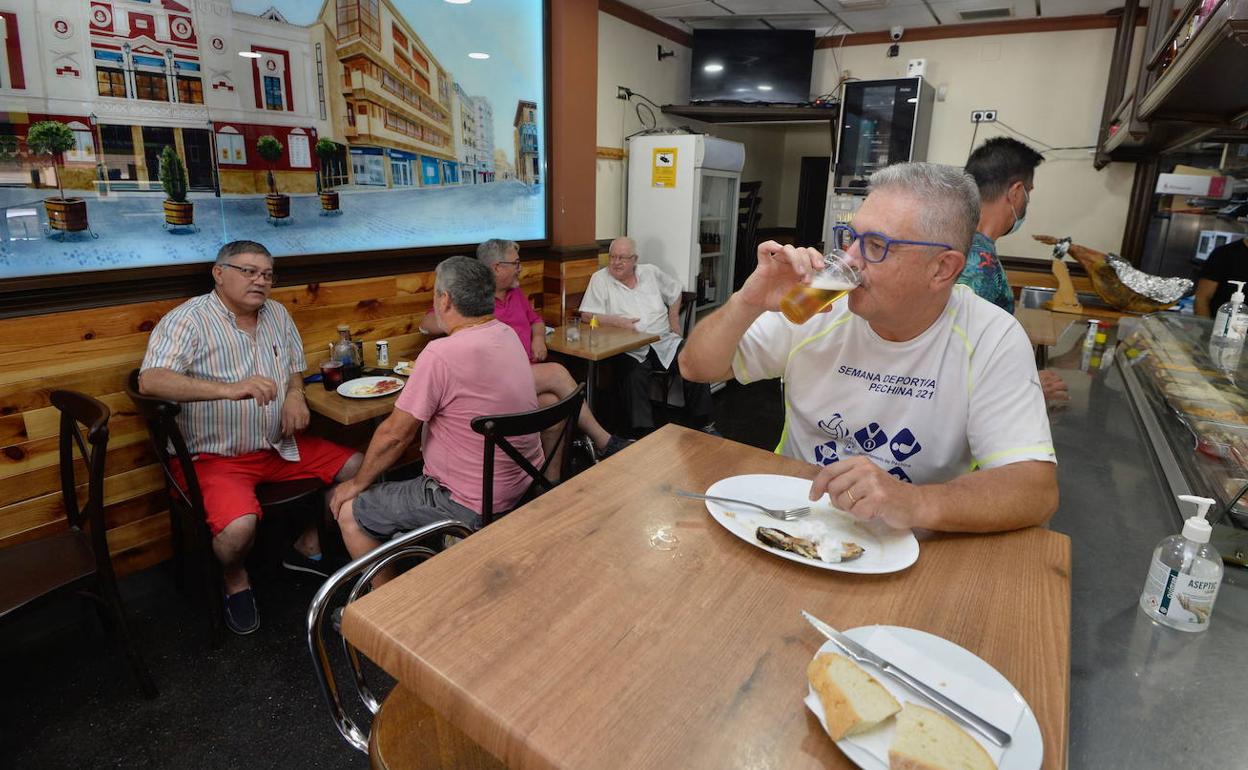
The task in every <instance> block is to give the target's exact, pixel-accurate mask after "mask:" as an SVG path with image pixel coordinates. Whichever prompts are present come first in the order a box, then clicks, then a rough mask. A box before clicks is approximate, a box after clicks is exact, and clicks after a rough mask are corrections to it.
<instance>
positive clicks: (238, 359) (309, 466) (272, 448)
mask: <svg viewBox="0 0 1248 770" xmlns="http://www.w3.org/2000/svg"><path fill="white" fill-rule="evenodd" d="M212 277H213V281H214V282H215V284H216V287H215V288H214V289H213V290H212V291H211V292H209V293H207V294H205V295H203V296H199V297H195V298H194V299H191V300H188V301H187V302H184V303H183V304H181V305H179V306H178V307H176V308H174V309H173V310H171V311H170V312H169V313H168V314H167V315H165V317H164V318H162V319H161V320H160V322H159V323H158V324H156V328H155V329H153V330H152V335H151V337H150V339H149V340H148V344H147V354H146V355H145V356H144V357H143V365H142V368H141V373H140V378H139V388H140V390H141V391H142V392H143V393H144V395H149V396H155V397H157V398H163V399H166V400H168V401H176V402H178V403H180V404H182V411H181V413H180V414H179V415H178V418H177V419H178V427H179V428H180V429H181V430H182V434H183V436H184V437H185V438H186V442H187V448H188V449H189V450H190V452H191V454H192V456H193V462H194V467H195V475H196V476H197V477H198V479H199V485H200V489H201V491H202V493H203V498H204V508H205V513H206V515H207V518H208V526H209V528H210V529H211V530H212V534H213V541H212V547H213V551H214V552H215V553H216V556H217V558H218V559H219V560H220V562H221V567H222V573H223V577H224V582H225V594H226V601H225V619H226V625H228V626H229V627H230V630H231V631H234V632H235V633H238V634H249V633H251V632H252V631H255V630H256V629H257V628H258V627H259V626H260V616H259V613H258V612H257V610H256V604H255V598H254V596H253V595H252V591H251V583H250V581H249V580H248V577H247V570H246V569H245V568H244V567H243V559H244V557H246V555H247V552H248V551H249V550H250V549H251V544H252V542H253V541H254V539H255V533H256V524H257V522H258V521H259V518H260V515H261V510H260V503H259V501H258V500H257V499H256V492H255V490H256V486H257V485H258V484H261V483H265V482H276V481H289V480H294V479H303V478H317V479H320V480H321V481H322V482H323V483H325V484H329V483H332V482H339V481H344V480H346V479H349V478H351V477H352V476H354V475H355V473H356V471H357V470H359V467H360V462H361V460H362V459H363V458H362V456H361V455H360V454H359V453H358V452H353V451H352V450H350V449H347V448H345V447H341V446H338V445H337V444H334V443H332V442H330V441H326V440H324V439H320V438H316V437H314V436H305V435H299V431H302V430H303V429H304V428H306V427H307V426H308V418H309V414H308V405H307V402H306V401H305V400H304V394H303V372H304V369H305V368H307V367H306V362H305V361H304V356H303V340H302V339H301V338H300V336H299V330H298V329H296V328H295V324H294V321H292V320H291V317H290V314H289V313H288V312H286V309H285V308H284V307H282V305H281V304H280V303H278V302H276V301H273V300H270V299H269V293H270V291H272V289H273V256H272V255H271V254H269V251H268V249H266V248H265V247H264V246H262V245H260V244H259V243H255V242H254V241H234V242H232V243H227V244H226V245H225V246H222V247H221V251H220V252H218V254H217V260H216V263H215V264H213V266H212ZM178 470H179V469H178V467H177V466H176V465H175V466H174V471H175V474H176V473H177V471H178ZM179 481H181V479H179ZM282 564H283V566H285V567H287V568H289V569H294V570H298V571H304V572H312V573H316V574H320V575H326V574H328V573H327V570H325V569H324V568H323V567H322V566H321V565H320V543H319V541H318V539H317V530H316V526H315V523H313V524H311V525H309V527H308V529H307V530H306V531H305V532H304V533H303V534H302V535H301V536H300V538H299V539H298V540H297V541H296V543H295V545H294V548H293V549H292V552H291V553H290V554H289V555H288V556H287V557H286V559H285V560H283V562H282Z"/></svg>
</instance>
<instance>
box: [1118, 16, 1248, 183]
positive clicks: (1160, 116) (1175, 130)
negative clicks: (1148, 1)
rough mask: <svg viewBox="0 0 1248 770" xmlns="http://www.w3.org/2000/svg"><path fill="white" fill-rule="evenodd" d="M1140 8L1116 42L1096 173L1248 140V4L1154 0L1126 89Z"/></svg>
mask: <svg viewBox="0 0 1248 770" xmlns="http://www.w3.org/2000/svg"><path fill="white" fill-rule="evenodd" d="M1138 6H1139V3H1138V2H1136V0H1131V1H1130V2H1128V3H1127V5H1126V6H1125V7H1124V9H1123V12H1122V14H1123V16H1122V24H1121V25H1120V26H1119V30H1118V35H1117V36H1116V38H1115V40H1114V54H1113V59H1112V63H1111V68H1110V77H1109V83H1108V85H1107V88H1106V95H1105V97H1106V100H1105V110H1104V112H1103V114H1102V129H1101V136H1100V142H1099V146H1098V148H1097V159H1096V163H1097V166H1098V167H1101V166H1104V165H1105V164H1107V163H1109V162H1110V161H1112V160H1135V159H1138V158H1140V157H1143V156H1147V155H1154V154H1156V153H1158V152H1162V151H1165V150H1169V149H1173V148H1176V147H1181V146H1183V145H1186V144H1190V143H1192V142H1195V141H1206V140H1211V139H1215V138H1216V139H1217V140H1221V141H1236V140H1242V139H1244V138H1248V78H1245V77H1243V76H1241V75H1240V74H1239V73H1243V72H1245V71H1248V0H1156V2H1154V3H1153V5H1152V7H1151V8H1150V9H1148V10H1149V18H1148V26H1147V28H1146V30H1145V32H1144V34H1143V35H1142V36H1141V39H1140V41H1139V45H1140V47H1141V48H1142V52H1140V55H1139V56H1138V59H1139V65H1138V70H1137V72H1136V74H1135V78H1134V81H1135V82H1134V85H1133V87H1131V88H1127V87H1126V86H1127V83H1128V81H1129V80H1130V79H1131V78H1130V75H1131V72H1130V65H1129V62H1131V61H1132V60H1133V59H1135V58H1137V57H1136V56H1134V55H1133V51H1132V47H1133V44H1134V43H1135V35H1134V26H1135V19H1136V18H1137V16H1138V14H1140V13H1144V9H1141V8H1139V7H1138Z"/></svg>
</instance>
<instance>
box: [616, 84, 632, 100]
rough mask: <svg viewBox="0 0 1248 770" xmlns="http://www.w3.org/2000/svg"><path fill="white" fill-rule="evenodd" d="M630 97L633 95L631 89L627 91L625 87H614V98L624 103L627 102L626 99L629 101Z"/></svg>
mask: <svg viewBox="0 0 1248 770" xmlns="http://www.w3.org/2000/svg"><path fill="white" fill-rule="evenodd" d="M632 95H633V92H632V90H631V89H629V88H628V87H627V86H616V87H615V98H616V99H623V100H625V101H628V99H629V98H630V97H632Z"/></svg>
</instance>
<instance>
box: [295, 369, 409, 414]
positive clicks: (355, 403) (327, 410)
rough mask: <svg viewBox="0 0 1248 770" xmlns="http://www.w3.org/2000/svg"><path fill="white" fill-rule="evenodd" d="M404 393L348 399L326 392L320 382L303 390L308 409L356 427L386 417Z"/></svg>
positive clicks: (329, 391)
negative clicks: (358, 424) (357, 424)
mask: <svg viewBox="0 0 1248 770" xmlns="http://www.w3.org/2000/svg"><path fill="white" fill-rule="evenodd" d="M400 379H403V378H400ZM402 392H403V391H401V390H400V391H399V392H398V393H395V394H394V395H391V396H379V397H377V398H347V397H346V396H340V395H338V394H337V393H336V392H334V391H332V390H325V388H324V386H322V385H321V383H319V382H313V383H311V384H309V385H307V386H306V387H305V388H304V389H303V394H304V396H306V397H307V399H308V409H311V410H312V411H313V412H316V413H317V414H319V415H322V416H324V417H328V418H329V419H331V420H333V421H334V422H336V423H339V424H340V425H355V424H356V423H361V422H367V421H369V420H373V419H376V418H379V417H385V416H386V415H388V414H390V412H391V411H392V410H393V409H394V402H395V401H397V400H398V398H399V393H402Z"/></svg>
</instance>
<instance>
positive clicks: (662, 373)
mask: <svg viewBox="0 0 1248 770" xmlns="http://www.w3.org/2000/svg"><path fill="white" fill-rule="evenodd" d="M697 303H698V295H697V294H694V293H693V292H691V291H682V292H681V293H680V336H681V338H682V339H686V340H687V339H689V333H690V332H692V331H693V311H694V310H695V305H697ZM650 376H651V377H652V378H653V379H654V381H655V382H657V383H658V385H659V401H660V402H661V403H662V404H663V406H664V408H667V403H668V397H669V395H670V394H671V390H672V383H673V382H677V378H678V377H680V373H679V372H669V371H667V370H665V369H659V370H656V371H654V372H652V373H651V375H650ZM651 392H652V393H653V391H651Z"/></svg>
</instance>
